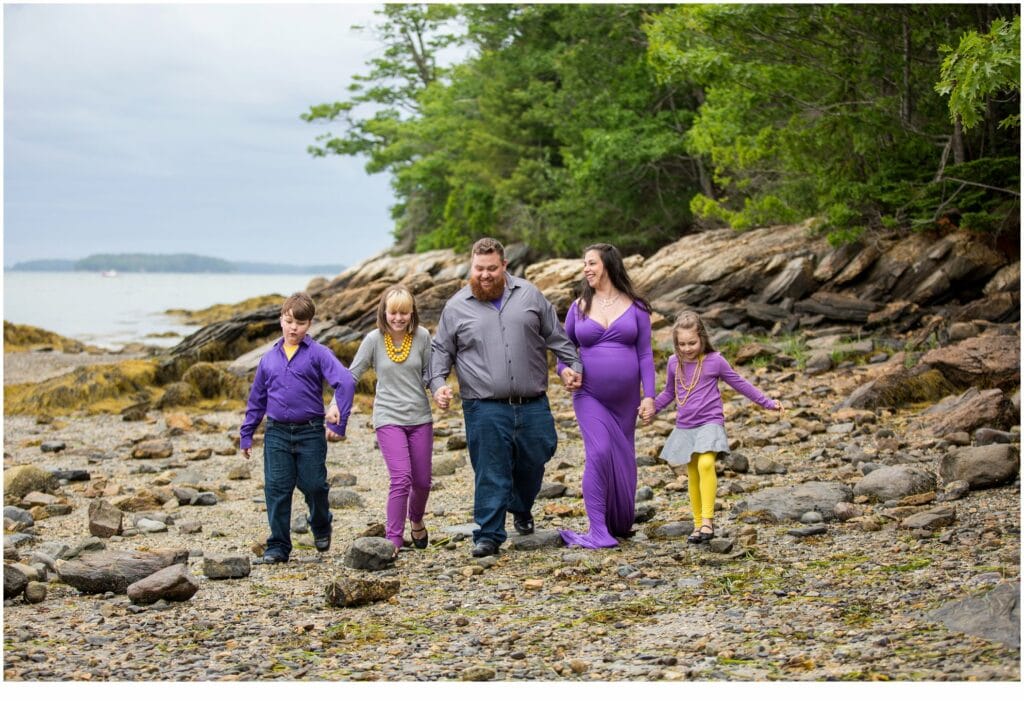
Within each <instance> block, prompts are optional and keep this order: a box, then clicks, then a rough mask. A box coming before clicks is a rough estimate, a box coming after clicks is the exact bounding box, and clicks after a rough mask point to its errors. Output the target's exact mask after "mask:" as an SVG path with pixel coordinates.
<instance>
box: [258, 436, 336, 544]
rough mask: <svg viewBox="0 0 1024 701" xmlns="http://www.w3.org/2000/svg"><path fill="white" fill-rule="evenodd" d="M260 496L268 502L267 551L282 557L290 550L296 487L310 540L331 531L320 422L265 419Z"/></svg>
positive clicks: (325, 462) (325, 449)
mask: <svg viewBox="0 0 1024 701" xmlns="http://www.w3.org/2000/svg"><path fill="white" fill-rule="evenodd" d="M263 485H264V486H263V494H264V496H265V497H266V502H267V520H268V521H270V537H269V538H267V552H268V553H276V554H278V555H281V556H283V557H285V558H287V557H288V555H289V554H290V553H291V551H292V539H291V535H290V532H291V520H292V492H294V491H295V488H296V487H298V488H299V491H300V492H302V496H304V497H305V498H306V505H307V506H309V517H308V520H309V526H310V528H311V529H312V531H313V537H314V538H317V537H321V536H324V535H327V534H328V533H330V531H331V521H332V520H333V518H334V516H333V515H332V514H331V509H330V504H329V503H328V500H327V493H328V491H330V490H329V488H328V486H327V439H326V438H325V437H324V422H323V419H313V420H310V421H306V422H304V423H300V424H288V423H281V422H278V421H274V420H272V419H270V418H268V419H267V429H266V432H265V434H264V438H263Z"/></svg>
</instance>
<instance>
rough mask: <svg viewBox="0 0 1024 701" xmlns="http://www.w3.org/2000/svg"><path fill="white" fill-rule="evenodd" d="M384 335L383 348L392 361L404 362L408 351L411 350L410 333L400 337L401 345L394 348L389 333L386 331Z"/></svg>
mask: <svg viewBox="0 0 1024 701" xmlns="http://www.w3.org/2000/svg"><path fill="white" fill-rule="evenodd" d="M383 335H384V350H385V351H387V354H388V357H389V358H391V362H393V363H404V362H405V361H406V359H407V358H408V357H409V351H411V350H412V334H411V333H407V334H405V337H404V338H403V339H402V346H401V347H400V348H395V344H394V342H393V341H392V340H391V334H390V333H386V334H383Z"/></svg>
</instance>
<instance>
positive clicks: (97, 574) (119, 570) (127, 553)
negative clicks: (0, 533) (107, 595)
mask: <svg viewBox="0 0 1024 701" xmlns="http://www.w3.org/2000/svg"><path fill="white" fill-rule="evenodd" d="M186 562H188V551H187V550H149V551H145V552H142V551H137V550H123V551H100V552H87V553H84V554H82V555H80V556H79V557H78V558H76V559H74V560H58V561H57V574H58V575H60V578H61V581H63V582H64V583H66V584H69V585H71V586H73V587H75V588H76V589H78V590H79V591H81V592H85V593H87V594H99V593H102V592H114V593H115V594H125V593H127V591H128V585H129V584H131V583H133V582H137V581H139V580H140V579H145V578H146V577H148V576H149V575H151V574H153V573H154V572H158V571H160V570H162V569H164V568H166V567H170V566H171V565H176V564H182V563H186Z"/></svg>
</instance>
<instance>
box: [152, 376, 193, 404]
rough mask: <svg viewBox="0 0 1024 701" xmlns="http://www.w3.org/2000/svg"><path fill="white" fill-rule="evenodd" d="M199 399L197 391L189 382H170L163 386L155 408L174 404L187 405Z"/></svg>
mask: <svg viewBox="0 0 1024 701" xmlns="http://www.w3.org/2000/svg"><path fill="white" fill-rule="evenodd" d="M197 401H199V391H198V390H197V389H196V388H195V385H193V384H192V383H191V382H172V383H171V384H169V385H167V387H165V388H164V394H163V396H162V397H160V401H158V402H157V403H156V407H157V409H166V408H168V407H175V406H189V405H192V404H195V403H196V402H197Z"/></svg>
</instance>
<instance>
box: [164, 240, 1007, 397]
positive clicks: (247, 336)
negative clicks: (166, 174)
mask: <svg viewBox="0 0 1024 701" xmlns="http://www.w3.org/2000/svg"><path fill="white" fill-rule="evenodd" d="M810 227H811V224H810V223H805V224H802V225H795V226H780V227H772V228H765V229H756V230H753V231H748V232H742V233H740V232H735V231H732V230H728V229H720V230H715V231H707V232H704V233H700V234H697V235H692V236H686V237H683V238H681V239H679V240H678V241H676V242H675V243H672V244H670V245H668V246H666V247H664V248H662V249H661V250H660V251H658V252H657V253H655V254H654V255H652V256H650V257H648V258H646V259H645V258H642V257H641V256H632V257H630V258H628V259H627V261H626V263H627V268H628V270H629V271H630V274H631V276H632V278H633V280H634V282H635V283H636V285H637V288H638V289H639V291H640V292H641V293H642V294H643V295H644V296H645V297H647V299H649V300H650V302H651V304H652V307H653V309H654V311H655V312H656V313H655V317H654V324H655V329H656V334H655V340H656V342H658V343H660V344H661V345H662V346H663V347H665V348H666V349H667V348H668V347H669V337H668V336H669V331H668V327H669V326H670V322H671V320H673V319H674V318H675V317H676V315H677V314H678V313H679V312H680V311H681V310H683V309H686V308H693V309H696V310H697V311H699V312H701V313H702V314H703V315H704V317H705V318H706V319H707V321H708V322H709V324H710V325H711V326H712V327H714V328H715V329H717V330H718V333H719V334H724V336H720V340H721V339H722V338H730V337H738V336H742V335H744V334H751V335H761V336H776V337H778V336H783V335H785V334H792V333H797V332H799V333H801V334H803V335H805V336H809V337H815V336H825V337H831V336H835V337H843V336H844V335H845V336H850V335H858V334H861V333H863V332H864V331H870V332H872V333H879V334H889V335H900V336H907V338H905V339H902V340H900V341H899V342H898V343H897V345H901V344H903V343H909V344H910V346H911V347H912V348H913V347H916V346H920V345H921V344H923V343H924V342H926V341H927V342H929V343H930V344H932V345H933V346H934V345H944V344H945V342H946V341H948V340H949V331H950V328H951V326H953V325H955V324H958V323H960V324H964V323H966V324H974V325H975V326H977V329H976V330H977V332H978V333H980V332H981V331H982V330H983V329H982V328H981V326H980V325H985V324H1007V323H1010V324H1013V323H1017V322H1019V320H1020V261H1010V260H1007V259H1006V258H1005V257H1004V256H1003V255H1002V254H1001V253H999V252H997V251H996V250H994V249H993V248H992V247H991V246H989V245H988V244H987V243H986V241H985V240H984V239H983V238H982V237H979V236H976V235H974V234H971V233H970V232H966V231H955V232H953V233H950V234H948V235H945V236H935V235H929V234H915V235H905V234H901V233H897V232H878V233H875V234H872V235H870V236H868V237H866V238H865V239H864V240H863V241H861V242H858V243H855V244H848V245H845V246H843V247H841V248H832V247H831V246H830V245H829V244H828V243H827V242H826V241H825V240H824V239H822V238H821V237H816V236H812V234H811V231H810ZM520 249H521V247H510V249H509V259H510V269H511V270H512V272H514V273H515V274H518V275H523V276H525V277H526V278H527V279H529V280H530V281H532V282H533V283H534V284H536V285H537V286H538V287H539V288H540V289H541V290H542V291H543V292H544V294H545V295H546V296H547V297H548V299H549V300H551V302H552V303H553V304H554V305H555V306H556V308H557V309H558V311H559V314H560V315H564V314H565V313H566V311H567V310H568V307H569V304H570V303H571V302H572V300H573V298H574V297H575V296H576V295H577V294H578V291H579V284H580V280H581V264H580V261H579V260H578V259H557V258H552V259H548V260H544V261H541V262H538V263H534V264H532V265H528V266H524V265H523V264H522V262H521V261H522V260H523V259H524V258H525V257H526V256H525V255H524V252H523V251H522V250H520ZM468 274H469V255H468V254H465V253H456V252H455V251H452V250H445V251H431V252H428V253H423V254H408V255H400V256H391V255H387V254H382V255H379V256H376V257H374V258H371V259H369V260H366V261H364V262H362V263H361V264H359V265H356V266H353V267H352V268H350V269H348V270H346V271H345V272H343V273H342V274H341V275H339V276H337V277H336V278H334V279H333V280H329V281H328V280H326V279H323V278H319V279H316V280H313V281H312V282H311V283H310V286H309V290H308V291H309V292H310V294H312V295H313V297H314V299H315V300H316V303H317V308H318V312H317V316H318V319H319V322H320V323H318V324H317V325H316V327H315V328H314V330H313V333H314V336H315V337H316V338H317V339H318V340H320V341H321V342H326V343H330V344H332V346H333V347H334V348H335V350H336V351H339V352H340V353H341V354H342V355H343V356H344V355H345V350H344V349H345V347H346V344H352V343H354V342H355V341H357V340H358V339H359V338H361V337H362V335H363V334H365V333H366V332H367V331H369V330H370V329H372V328H373V326H374V323H375V314H376V307H377V303H378V301H379V299H380V294H381V292H382V291H383V290H384V289H385V288H386V287H388V286H389V285H392V284H395V283H402V284H405V285H406V286H408V287H409V288H410V289H411V290H412V291H413V293H414V294H415V295H416V298H417V302H418V305H419V311H420V316H421V319H422V321H423V323H424V324H425V325H426V326H428V327H430V328H433V327H434V326H435V325H436V323H437V320H438V318H439V315H440V312H441V309H442V308H443V306H444V303H445V301H446V300H447V299H448V298H449V297H450V296H451V295H452V293H454V292H455V291H456V290H457V289H459V287H461V286H462V285H464V284H465V283H466V280H467V278H468ZM277 313H278V310H277V309H276V308H274V307H268V308H267V309H265V310H259V311H256V312H250V313H247V314H244V315H240V316H238V317H235V318H232V319H230V320H227V321H223V322H219V323H216V324H211V325H209V326H206V327H204V328H202V329H201V330H200V331H198V332H197V333H195V334H193V335H192V336H190V337H188V338H187V339H185V340H184V341H182V343H180V344H179V345H178V346H176V347H175V348H173V349H171V351H170V352H169V354H168V357H167V359H166V360H165V361H164V366H163V373H162V376H161V378H162V379H163V380H167V381H169V380H173V379H177V378H178V377H180V376H181V374H182V373H183V372H184V370H185V369H187V368H188V367H189V366H190V365H191V364H192V363H194V362H196V361H200V360H208V361H224V360H227V361H236V362H234V363H233V364H232V367H231V369H232V370H233V371H234V372H236V373H237V374H246V373H247V372H249V371H251V370H252V369H254V368H255V365H256V362H257V361H258V358H259V356H260V355H261V354H262V352H263V350H265V347H266V346H267V345H268V344H269V343H272V342H273V340H274V339H275V338H276V335H277ZM961 332H962V330H961ZM1018 336H1019V333H1018ZM929 339H930V340H929ZM769 350H770V349H769ZM825 350H831V349H828V348H826V349H825ZM1018 359H1019V353H1018ZM1017 365H1019V362H1018V363H1017ZM1004 386H1005V383H1004Z"/></svg>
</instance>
